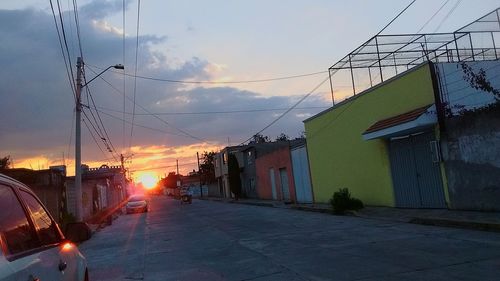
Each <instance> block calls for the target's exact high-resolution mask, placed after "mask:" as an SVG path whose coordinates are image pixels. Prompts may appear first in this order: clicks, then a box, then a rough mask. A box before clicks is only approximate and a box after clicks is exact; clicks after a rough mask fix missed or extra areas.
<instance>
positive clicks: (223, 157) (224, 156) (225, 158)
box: [222, 152, 227, 164]
mask: <svg viewBox="0 0 500 281" xmlns="http://www.w3.org/2000/svg"><path fill="white" fill-rule="evenodd" d="M226 163H227V152H224V154H223V155H222V164H226Z"/></svg>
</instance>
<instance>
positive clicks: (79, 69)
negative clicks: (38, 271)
mask: <svg viewBox="0 0 500 281" xmlns="http://www.w3.org/2000/svg"><path fill="white" fill-rule="evenodd" d="M83 65H84V63H83V59H82V58H81V57H78V58H77V61H76V126H75V133H76V137H75V197H76V220H77V221H83V208H82V143H81V141H82V133H81V112H82V102H81V92H82V88H83V87H85V86H87V85H88V84H89V83H90V82H92V81H94V79H96V78H97V77H99V76H100V75H101V74H103V73H104V72H106V71H107V70H108V69H110V68H115V69H125V67H124V66H123V65H121V64H117V65H112V66H109V67H108V68H106V69H104V70H103V71H101V73H99V74H97V75H96V76H95V77H94V78H92V79H90V80H89V81H88V82H87V83H85V85H82V73H83Z"/></svg>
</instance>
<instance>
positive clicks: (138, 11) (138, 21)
mask: <svg viewBox="0 0 500 281" xmlns="http://www.w3.org/2000/svg"><path fill="white" fill-rule="evenodd" d="M140 19H141V0H138V1H137V30H136V39H135V69H134V76H135V78H134V102H133V105H132V106H133V107H132V112H133V114H132V126H131V127H130V140H129V149H130V147H131V146H132V139H133V136H134V119H135V96H136V91H137V57H138V53H139V24H140Z"/></svg>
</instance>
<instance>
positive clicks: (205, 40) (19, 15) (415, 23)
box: [0, 0, 498, 178]
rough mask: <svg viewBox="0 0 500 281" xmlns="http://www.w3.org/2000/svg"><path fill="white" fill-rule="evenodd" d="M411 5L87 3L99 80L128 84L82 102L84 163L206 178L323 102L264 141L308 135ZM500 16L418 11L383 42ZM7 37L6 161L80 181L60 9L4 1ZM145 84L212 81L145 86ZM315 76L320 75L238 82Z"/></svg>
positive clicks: (0, 85)
mask: <svg viewBox="0 0 500 281" xmlns="http://www.w3.org/2000/svg"><path fill="white" fill-rule="evenodd" d="M410 2H411V1H401V0H398V1H396V0H379V1H360V0H351V1H336V0H308V1H306V0H291V1H276V0H266V1H264V0H254V1H220V0H212V1H202V0H197V1H195V0H186V1H166V0H143V1H140V9H139V13H138V1H137V0H126V1H123V0H116V1H115V0H107V1H103V0H94V1H76V3H77V5H78V18H79V30H80V42H81V48H82V53H83V58H84V62H85V65H86V66H85V76H86V78H87V80H90V79H92V78H93V77H95V75H96V74H97V73H99V72H101V71H102V70H103V69H104V68H106V67H108V66H111V65H115V64H123V65H124V66H125V73H126V74H127V76H124V75H123V71H121V70H114V71H111V70H109V71H107V72H105V73H104V74H102V75H101V76H100V77H101V78H104V80H103V79H101V78H97V79H95V80H94V81H92V82H91V83H90V84H89V85H88V86H87V88H88V89H89V91H90V95H88V94H87V92H84V93H82V98H83V104H84V105H86V106H89V107H93V106H94V105H95V106H96V107H97V110H99V111H95V110H92V111H90V110H89V109H88V108H85V109H84V111H85V112H86V115H85V114H84V115H83V119H84V120H85V121H84V122H83V123H82V159H83V163H86V164H88V165H89V166H91V167H99V166H100V165H102V164H108V165H117V164H118V161H117V160H119V159H118V155H119V154H120V153H123V155H125V156H126V159H127V162H126V166H127V167H128V168H129V169H130V170H131V171H132V173H133V176H134V178H140V176H141V175H144V174H146V173H149V174H150V175H153V176H156V177H161V176H164V175H165V174H168V172H170V171H175V170H176V163H177V161H178V163H179V170H180V172H181V173H183V174H186V173H187V172H189V171H191V170H193V169H196V162H197V159H196V153H197V152H199V153H200V154H201V153H203V152H204V151H217V150H219V149H221V148H223V147H225V146H227V145H238V144H240V143H242V142H243V141H245V140H247V139H248V138H250V137H251V136H252V135H253V134H255V133H256V132H258V131H260V130H261V129H263V128H264V127H265V126H266V125H268V124H269V123H271V122H272V121H273V120H275V119H276V118H277V117H278V116H280V115H281V114H282V113H283V112H284V111H285V110H286V109H287V108H289V107H290V106H292V105H293V104H294V103H295V102H297V101H298V100H299V99H300V98H301V97H303V96H304V95H305V94H308V93H310V92H312V94H311V95H310V96H309V97H308V98H307V99H306V100H304V102H302V103H301V104H300V105H299V106H298V109H296V110H293V111H291V112H290V113H288V114H287V115H286V116H284V118H282V119H280V120H279V121H278V122H276V123H275V124H274V125H273V126H271V127H269V128H268V129H266V130H265V131H263V132H262V134H264V135H267V136H269V137H270V138H271V139H274V138H276V137H277V136H278V135H279V134H280V133H285V134H287V135H288V136H290V137H292V138H295V137H298V136H299V135H300V134H301V133H302V131H303V130H304V126H303V123H302V121H303V120H304V119H306V118H308V117H310V116H313V115H314V114H316V113H318V112H320V111H322V110H324V109H326V108H328V107H329V106H331V104H332V101H331V94H330V87H329V84H328V83H324V84H322V85H321V86H320V87H318V88H317V89H315V88H316V86H317V85H318V84H319V83H320V82H321V81H323V80H324V79H325V78H326V77H327V75H328V74H327V73H326V72H327V70H328V67H329V66H331V65H333V64H334V63H335V62H337V61H338V60H340V59H341V58H342V57H344V56H345V55H346V54H348V53H349V52H350V51H352V50H353V49H355V48H356V47H357V46H359V45H360V44H361V43H363V42H365V41H366V40H368V39H369V38H370V37H372V36H373V35H375V34H376V33H377V32H379V31H380V30H381V29H382V27H384V26H385V25H386V24H387V23H388V22H389V21H390V20H391V19H392V18H394V17H395V16H396V15H397V14H398V13H399V12H400V11H401V10H403V9H404V8H405V7H406V6H407V5H408V4H409V3H410ZM53 3H54V5H55V12H56V20H57V21H58V24H59V28H60V23H59V13H58V9H57V1H56V0H53ZM72 3H73V1H69V0H68V1H64V0H61V1H60V6H61V10H62V15H61V16H62V18H63V23H64V27H65V35H66V42H67V45H68V51H69V58H70V59H71V64H72V65H71V67H72V68H73V72H75V75H76V67H75V65H76V58H77V57H78V56H79V55H80V52H79V43H78V36H77V28H76V24H75V20H74V12H73V5H72ZM124 6H125V12H124V11H123V7H124ZM440 7H442V8H441V10H439V9H440ZM496 8H498V1H497V0H496V1H488V0H481V1H477V0H441V1H437V0H435V1H431V0H417V1H415V3H414V4H413V5H412V6H411V7H410V8H409V9H408V10H407V11H406V12H405V13H403V14H402V15H401V16H400V17H399V18H398V19H397V20H396V21H395V22H394V23H392V24H391V25H390V26H389V27H388V28H387V29H386V30H384V34H396V33H415V32H417V31H419V30H420V29H421V28H422V27H424V28H423V29H422V30H421V32H453V31H454V30H457V29H459V28H460V27H462V26H464V25H466V24H467V23H469V22H471V21H473V20H475V19H477V18H480V17H481V16H483V15H485V14H487V13H488V12H490V11H492V10H494V9H496ZM438 10H439V12H438V13H437V14H436V15H435V16H434V17H433V18H432V19H431V17H432V16H433V14H435V13H436V12H437V11H438ZM124 14H125V26H123V15H124ZM138 14H139V27H138V28H137V21H138ZM429 19H431V20H430V21H428V20H429ZM426 22H428V23H427V25H424V24H425V23H426ZM59 30H60V29H59ZM137 30H139V37H136V34H137ZM123 33H125V36H123ZM0 36H1V38H2V43H1V44H0V65H1V66H2V67H1V68H0V101H1V102H0V118H1V120H2V122H1V123H0V157H3V156H7V155H10V156H11V158H12V159H13V164H14V167H16V168H19V167H26V168H32V169H43V168H48V167H49V166H51V165H61V164H63V163H64V164H66V165H67V166H68V174H70V175H71V174H74V160H73V159H74V142H75V137H74V134H75V133H74V130H75V128H74V127H75V125H74V122H75V121H74V120H75V117H74V109H75V102H74V96H73V93H72V90H71V87H70V82H69V79H68V74H67V72H66V67H65V59H64V58H63V55H62V51H61V45H60V42H59V39H58V34H57V30H56V27H55V23H54V18H53V15H52V11H51V8H50V1H49V0H47V1H22V0H19V1H2V2H1V3H0ZM124 46H125V48H124ZM136 46H137V68H136V63H135V62H136ZM67 59H68V58H66V61H67ZM68 63H69V62H68ZM134 73H137V75H139V76H142V77H153V78H160V79H167V80H179V81H190V82H199V81H211V82H212V83H172V82H165V81H157V80H149V79H142V78H137V79H134V78H133V77H132V76H133V75H134ZM302 74H313V75H308V76H303V77H297V78H294V79H283V80H275V81H266V82H252V83H250V82H245V83H235V82H242V81H243V82H244V81H249V80H261V79H269V78H279V77H288V76H295V75H302ZM221 82H223V83H221ZM134 89H135V91H134ZM313 89H315V90H314V91H313ZM134 92H135V95H134ZM351 94H352V93H351V92H350V81H349V80H346V81H342V79H341V81H340V82H339V83H337V84H336V91H335V99H336V100H341V99H343V98H345V97H346V96H349V95H351ZM134 100H135V107H134V103H133V101H134ZM249 110H250V111H251V112H248V111H249ZM228 111H232V112H230V113H228ZM234 111H237V112H234ZM240 111H246V112H240ZM98 112H99V114H98ZM207 112H211V113H207ZM134 113H135V114H134ZM151 113H155V115H151ZM100 120H102V124H104V126H103V127H104V129H105V132H104V129H103V128H100V129H99V128H96V130H97V131H99V130H100V131H102V133H101V134H102V135H106V137H105V139H106V142H107V145H108V146H109V148H110V149H112V150H114V151H115V152H114V153H109V152H108V149H107V148H106V145H105V144H104V143H103V141H102V140H100V139H99V137H97V133H96V132H95V131H94V129H93V128H92V124H93V125H94V126H97V125H95V124H100ZM123 120H125V121H123ZM132 123H133V124H134V126H133V128H132V125H131V124H132ZM87 126H89V128H90V129H88V128H87ZM91 132H93V134H94V138H95V140H94V139H93V138H92V135H91ZM96 143H97V144H99V145H100V147H101V148H99V147H98V145H97V144H96Z"/></svg>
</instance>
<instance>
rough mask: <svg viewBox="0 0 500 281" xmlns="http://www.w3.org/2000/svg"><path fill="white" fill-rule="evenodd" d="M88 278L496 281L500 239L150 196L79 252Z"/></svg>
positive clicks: (466, 232)
mask: <svg viewBox="0 0 500 281" xmlns="http://www.w3.org/2000/svg"><path fill="white" fill-rule="evenodd" d="M80 249H81V251H82V252H83V253H84V255H85V256H86V257H87V259H88V263H89V268H90V278H91V280H499V279H498V276H500V234H499V233H492V232H481V231H472V230H461V229H452V228H441V227H431V226H422V225H413V224H406V223H395V222H387V221H381V220H371V219H363V218H356V217H341V216H332V215H328V214H320V213H312V212H304V211H297V210H290V209H280V208H268V207H259V206H249V205H240V204H227V203H219V202H211V201H198V200H195V201H193V204H192V205H183V206H181V205H180V203H179V201H176V200H173V199H169V198H165V197H155V198H153V199H152V200H151V210H150V212H149V213H147V214H134V215H123V216H121V217H119V218H118V219H117V220H115V221H114V222H113V225H112V226H109V227H106V228H105V229H102V230H101V231H99V232H97V233H96V234H95V235H94V236H93V237H92V239H91V240H89V241H87V242H85V243H84V244H82V245H81V246H80Z"/></svg>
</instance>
